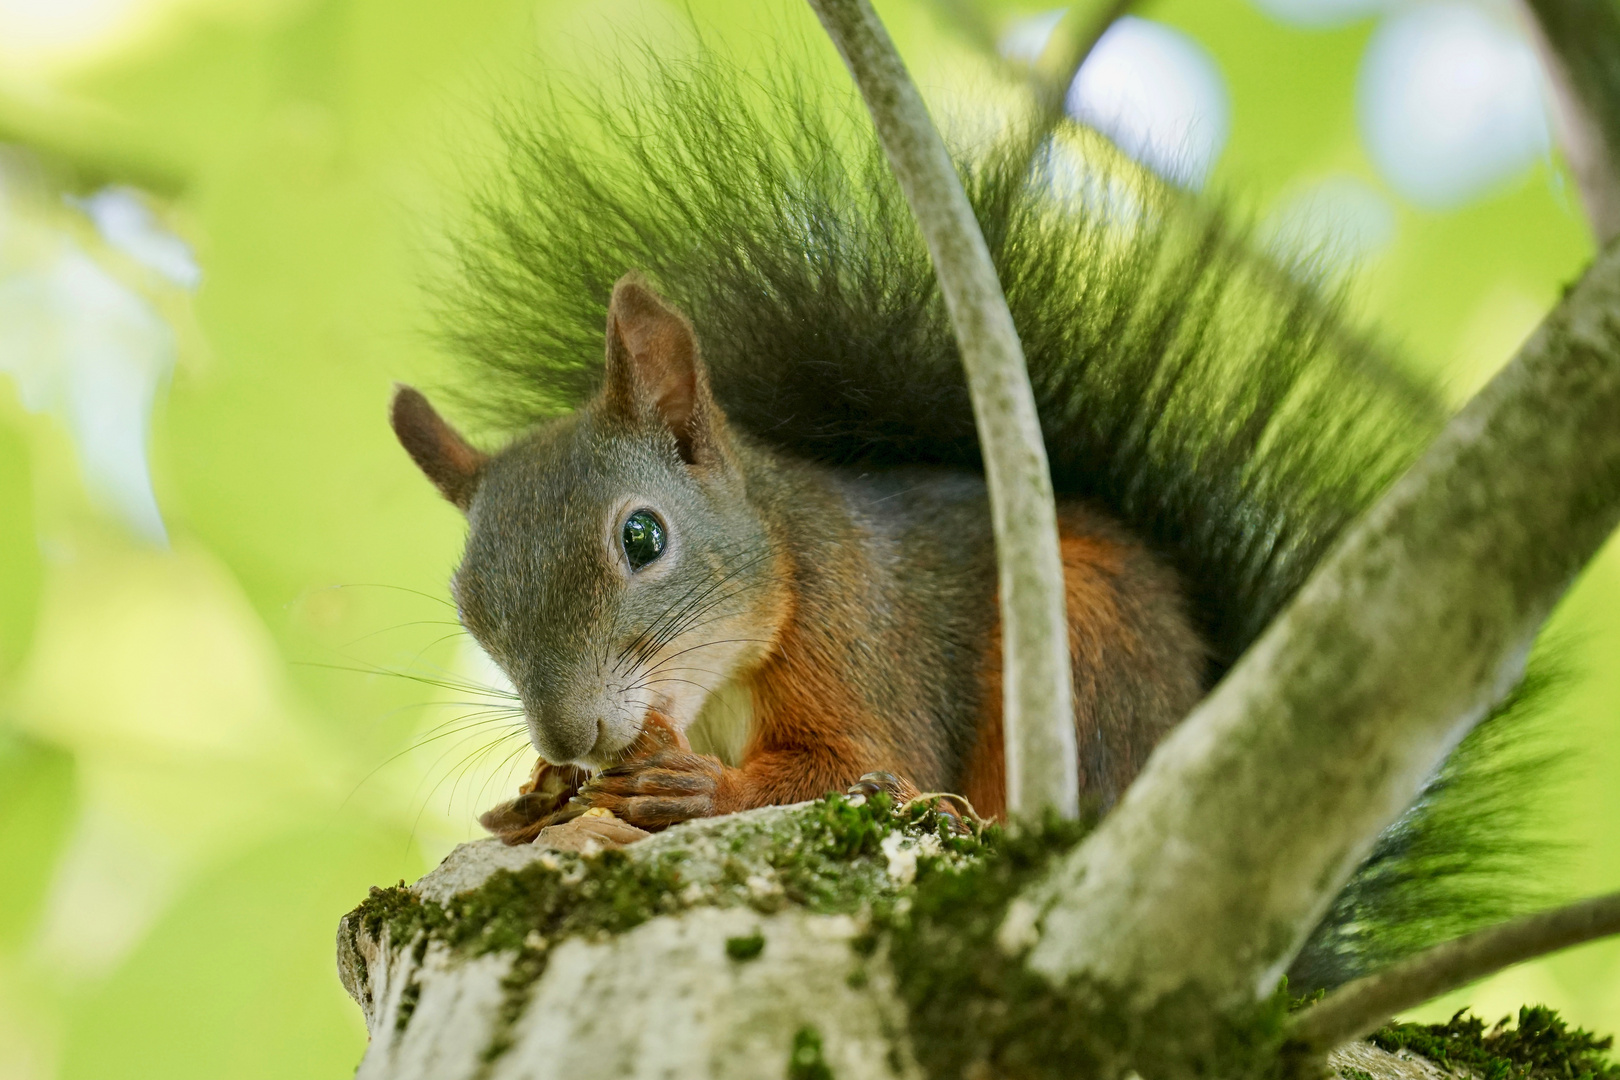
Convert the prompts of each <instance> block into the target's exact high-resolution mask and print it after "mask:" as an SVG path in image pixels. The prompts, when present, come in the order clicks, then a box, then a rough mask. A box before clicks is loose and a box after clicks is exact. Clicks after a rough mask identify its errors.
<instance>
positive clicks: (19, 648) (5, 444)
mask: <svg viewBox="0 0 1620 1080" xmlns="http://www.w3.org/2000/svg"><path fill="white" fill-rule="evenodd" d="M0 567H3V568H4V570H3V572H0V683H3V682H4V680H5V677H6V676H7V675H9V674H10V673H11V671H12V670H13V669H15V668H16V666H17V664H18V662H19V661H20V660H22V656H23V653H24V652H25V651H26V650H27V648H28V642H29V640H30V638H32V636H33V633H34V623H35V621H36V617H37V615H38V613H39V586H40V558H39V544H38V542H37V541H36V540H35V538H34V490H33V484H32V482H31V480H30V477H29V474H28V448H27V446H25V445H24V443H23V441H22V438H21V436H19V435H18V434H17V433H16V432H14V431H12V430H11V429H10V428H7V427H5V426H3V425H0ZM0 790H3V789H0Z"/></svg>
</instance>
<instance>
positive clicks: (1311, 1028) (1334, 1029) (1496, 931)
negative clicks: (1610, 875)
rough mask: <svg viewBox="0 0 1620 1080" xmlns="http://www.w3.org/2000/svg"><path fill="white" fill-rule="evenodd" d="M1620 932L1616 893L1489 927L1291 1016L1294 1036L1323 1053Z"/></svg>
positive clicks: (1358, 982) (1354, 984)
mask: <svg viewBox="0 0 1620 1080" xmlns="http://www.w3.org/2000/svg"><path fill="white" fill-rule="evenodd" d="M1617 933H1620V893H1611V894H1609V895H1608V896H1599V897H1595V898H1593V899H1590V900H1582V901H1580V902H1579V903H1574V904H1570V905H1568V906H1567V907H1561V908H1557V909H1555V910H1553V911H1543V912H1538V913H1537V914H1534V915H1527V916H1525V917H1524V918H1522V919H1515V920H1513V921H1512V922H1507V923H1503V924H1502V925H1500V926H1493V927H1489V928H1488V929H1485V930H1480V931H1478V932H1476V933H1473V934H1468V935H1466V936H1464V937H1460V938H1458V939H1457V940H1455V941H1448V942H1446V943H1445V944H1444V945H1439V946H1436V947H1435V948H1433V949H1429V950H1427V951H1425V952H1422V953H1419V954H1418V955H1417V956H1414V957H1412V958H1411V959H1409V960H1406V961H1403V962H1402V963H1399V964H1396V965H1395V966H1394V967H1392V968H1390V969H1389V970H1387V971H1381V972H1379V973H1378V974H1376V975H1369V976H1367V977H1366V978H1363V979H1357V980H1355V981H1354V982H1352V983H1349V984H1347V985H1345V986H1343V987H1341V988H1340V989H1338V990H1337V991H1335V992H1334V993H1332V994H1331V995H1329V996H1328V997H1326V998H1323V999H1322V1000H1321V1001H1319V1002H1317V1003H1316V1004H1315V1005H1312V1006H1310V1007H1309V1008H1307V1009H1305V1010H1304V1011H1303V1012H1301V1013H1299V1014H1297V1015H1296V1016H1295V1017H1294V1020H1293V1023H1292V1025H1291V1027H1292V1030H1291V1036H1292V1038H1293V1039H1294V1040H1295V1041H1296V1042H1299V1043H1301V1044H1303V1045H1304V1046H1305V1047H1306V1048H1307V1049H1309V1050H1310V1051H1314V1052H1317V1053H1326V1052H1327V1051H1328V1050H1331V1049H1333V1048H1334V1047H1335V1046H1338V1045H1340V1044H1341V1043H1346V1042H1349V1041H1350V1040H1351V1039H1354V1038H1357V1037H1358V1036H1361V1035H1365V1034H1367V1033H1368V1032H1370V1031H1373V1030H1374V1029H1376V1028H1377V1027H1379V1026H1380V1025H1381V1024H1383V1023H1384V1022H1385V1021H1386V1020H1388V1019H1389V1018H1390V1017H1392V1016H1394V1015H1395V1014H1396V1013H1398V1012H1401V1011H1403V1010H1405V1009H1410V1008H1412V1007H1413V1006H1415V1005H1421V1004H1422V1003H1423V1002H1425V1001H1428V1000H1429V999H1431V998H1434V997H1438V996H1439V995H1441V994H1444V993H1446V992H1448V991H1450V990H1455V989H1457V988H1458V987H1461V986H1466V985H1468V984H1469V983H1471V982H1473V981H1474V980H1475V979H1480V978H1484V977H1485V976H1486V975H1490V974H1492V973H1493V972H1496V971H1499V970H1501V969H1502V968H1505V967H1508V966H1510V965H1513V964H1517V963H1520V962H1522V961H1525V960H1530V959H1533V958H1535V957H1537V956H1542V955H1545V954H1546V953H1550V952H1556V951H1558V950H1559V949H1566V948H1568V947H1569V946H1571V945H1579V944H1581V943H1582V942H1586V941H1592V940H1595V939H1597V938H1601V937H1607V936H1609V935H1610V934H1617Z"/></svg>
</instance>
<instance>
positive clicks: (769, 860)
mask: <svg viewBox="0 0 1620 1080" xmlns="http://www.w3.org/2000/svg"><path fill="white" fill-rule="evenodd" d="M896 829H905V830H907V831H909V832H911V833H913V834H915V835H919V836H920V835H923V834H932V835H934V836H935V837H936V838H937V840H938V845H937V849H938V851H939V853H940V854H939V856H937V857H936V859H935V861H945V862H952V863H953V864H954V863H955V862H960V861H962V858H963V856H967V855H972V854H974V853H976V852H977V851H978V850H979V849H980V848H981V847H982V843H981V842H980V841H979V840H978V839H977V838H974V837H969V838H958V837H955V836H953V835H949V830H948V829H945V827H944V823H943V822H942V821H941V820H940V819H939V818H938V816H937V815H935V814H933V813H932V812H931V811H928V810H925V809H922V808H917V809H915V810H913V811H911V812H909V813H907V814H905V815H903V816H902V815H899V814H896V813H894V812H893V811H892V810H891V808H890V807H889V805H888V803H887V801H886V800H885V799H884V798H882V797H878V798H875V799H872V800H869V801H868V802H867V803H866V804H865V805H862V806H852V805H850V803H849V801H848V800H847V799H845V798H843V797H842V796H832V795H829V796H828V797H827V798H825V799H823V800H821V801H820V802H817V803H815V804H812V805H811V806H808V807H806V808H804V809H803V810H799V811H796V812H794V813H791V814H787V815H783V816H781V817H779V818H774V819H771V823H770V824H769V825H761V826H759V827H757V828H755V827H750V826H748V825H746V824H744V825H741V826H740V827H739V828H738V830H737V831H736V832H734V833H731V834H728V836H727V837H726V838H725V839H724V840H723V841H722V842H723V843H724V844H725V845H726V848H727V849H728V850H729V851H731V852H732V857H729V858H727V859H726V860H724V864H723V865H722V867H721V870H720V873H719V874H718V875H711V877H710V878H708V879H699V878H698V877H697V876H696V875H695V874H694V866H691V865H688V864H689V863H691V862H693V861H692V860H690V858H689V853H688V852H686V851H681V850H675V849H671V850H662V851H659V852H657V853H656V854H652V855H639V856H633V855H632V854H631V853H630V852H629V851H626V850H612V851H604V852H601V853H600V854H597V855H594V856H591V857H588V858H587V857H584V856H580V855H575V854H571V853H563V852H554V853H547V855H546V856H545V857H542V858H539V859H536V860H535V861H534V862H532V863H529V864H528V865H526V866H524V867H522V868H521V869H518V870H498V871H496V872H495V873H493V874H491V875H490V876H489V878H488V879H487V880H486V881H485V882H484V884H482V885H481V886H479V887H478V888H477V889H473V890H471V891H469V892H465V893H461V894H459V895H457V896H455V897H453V898H451V899H450V900H448V901H446V902H445V903H442V904H441V903H438V902H436V901H433V900H426V899H423V898H422V897H420V896H418V895H417V894H416V893H414V892H412V891H411V890H410V889H408V888H406V887H404V884H403V883H401V884H400V886H398V887H396V888H391V889H373V890H372V892H371V895H370V896H369V897H367V898H366V900H365V902H364V903H362V904H361V905H360V907H359V908H357V909H356V910H355V911H354V912H353V914H352V916H351V918H350V925H351V926H352V927H357V928H358V930H359V931H360V932H363V933H365V934H367V935H369V936H371V937H373V938H378V937H380V936H382V934H383V933H384V932H385V931H386V932H387V934H388V935H389V937H390V938H391V940H392V941H394V942H396V943H404V942H412V943H413V946H412V948H413V950H414V952H415V957H416V960H417V963H418V964H420V963H421V961H422V958H423V956H424V955H425V953H426V950H427V948H428V946H429V945H430V944H431V943H436V944H439V945H442V946H444V947H446V948H448V949H450V950H451V952H452V953H455V954H458V955H462V956H481V955H487V954H490V953H511V954H515V955H516V956H517V961H516V962H515V963H514V964H513V966H512V969H511V971H510V972H509V973H508V975H507V977H506V978H505V979H504V980H503V983H502V989H503V999H502V1000H503V1004H502V1009H501V1013H500V1021H499V1023H498V1024H497V1025H496V1031H495V1034H494V1037H493V1039H492V1041H491V1043H490V1046H489V1047H488V1049H487V1051H486V1061H489V1062H493V1061H494V1060H495V1059H496V1058H498V1057H499V1056H500V1055H501V1054H503V1053H504V1052H505V1051H506V1050H507V1049H508V1048H509V1047H510V1045H511V1042H510V1039H511V1036H510V1031H511V1025H512V1024H513V1023H515V1022H516V1020H517V1019H518V1017H519V1016H521V1015H522V1012H523V1009H524V1007H525V1006H526V1005H527V1002H528V994H529V990H530V987H532V985H533V983H534V982H535V980H536V979H538V978H539V977H540V975H541V974H543V973H544V971H545V957H546V953H547V950H548V949H549V947H550V946H551V945H553V944H555V943H556V942H559V941H562V940H564V939H566V938H570V937H578V936H582V937H588V938H600V937H602V936H605V935H612V934H621V933H624V932H625V931H628V930H631V929H634V928H635V927H637V926H639V925H641V924H642V923H644V922H646V921H647V920H648V919H650V918H653V917H654V916H656V915H663V914H670V913H674V912H677V911H680V910H683V909H685V908H687V907H690V906H695V905H699V904H702V905H711V906H719V907H728V906H741V905H748V906H754V907H759V908H764V909H766V910H774V908H776V907H779V906H781V904H782V903H789V902H791V903H795V904H798V905H800V906H802V907H804V908H807V909H809V910H811V911H816V912H829V913H830V912H838V913H846V914H855V913H860V912H870V911H873V910H883V911H887V910H889V909H891V908H892V907H893V906H894V902H895V899H896V897H897V896H898V895H899V892H900V887H899V886H898V885H897V883H896V882H895V881H894V880H893V879H892V878H891V877H890V875H889V873H888V860H887V858H886V856H885V855H884V854H883V851H882V843H883V839H884V837H886V836H887V835H888V834H889V833H891V832H893V831H895V830H896ZM761 867H764V868H768V869H769V870H770V871H771V873H772V875H774V877H773V880H772V881H770V882H768V883H767V884H768V885H770V888H768V889H762V888H761V887H760V885H759V883H758V882H757V881H756V880H755V879H754V878H752V877H751V876H750V868H753V869H754V872H755V873H757V871H758V869H759V868H761ZM763 948H764V938H763V937H762V936H759V935H754V936H753V937H742V938H733V939H732V940H731V941H728V942H727V946H726V951H727V953H728V954H729V955H731V956H732V958H733V959H736V960H745V959H751V958H752V957H754V956H758V955H759V951H760V950H761V949H763ZM750 950H752V951H750ZM356 953H357V954H358V950H356ZM416 993H417V994H418V995H419V994H420V989H418V990H417V991H416ZM410 994H411V991H410V987H409V986H408V987H407V990H406V995H407V996H409V995H410ZM414 1006H415V997H414V996H410V1000H408V1001H407V1000H405V998H402V999H401V1004H400V1011H399V1013H397V1014H396V1019H395V1022H396V1025H397V1026H398V1027H399V1028H400V1029H401V1030H403V1027H404V1025H405V1024H406V1023H408V1021H409V1019H410V1013H411V1011H412V1010H413V1009H414Z"/></svg>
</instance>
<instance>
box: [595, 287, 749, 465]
mask: <svg viewBox="0 0 1620 1080" xmlns="http://www.w3.org/2000/svg"><path fill="white" fill-rule="evenodd" d="M607 323H608V324H607V385H606V388H605V390H604V393H605V395H606V398H607V402H608V404H609V405H610V406H611V407H614V408H617V409H620V410H622V411H623V412H625V413H626V414H627V415H630V416H634V417H646V416H648V414H649V413H651V415H653V416H656V417H657V418H658V419H659V420H661V421H662V422H663V424H664V426H665V427H667V428H669V430H670V432H671V433H672V434H674V436H675V443H676V445H677V446H678V447H679V448H680V453H681V457H682V459H684V460H685V461H686V463H687V464H688V465H698V464H706V463H709V462H710V461H712V460H714V458H715V457H716V456H717V454H718V450H719V447H718V438H719V432H718V426H719V424H720V423H721V420H720V412H719V409H718V408H717V407H716V406H715V403H714V399H713V398H712V397H711V396H710V394H709V378H708V372H707V370H706V369H705V367H704V365H703V361H702V359H701V358H700V357H699V356H698V345H697V335H695V334H694V333H693V332H692V324H691V323H689V322H687V321H686V316H684V315H682V314H681V313H680V312H679V311H677V310H675V308H673V307H671V306H670V305H669V304H667V303H665V302H664V300H663V298H662V297H660V296H659V295H658V294H657V293H655V292H653V291H652V289H651V288H649V287H648V286H647V283H646V282H644V281H643V280H642V279H641V277H640V276H639V275H636V274H626V275H625V276H624V277H622V278H620V279H619V283H618V284H617V285H615V286H613V299H612V301H610V302H609V304H608V320H607Z"/></svg>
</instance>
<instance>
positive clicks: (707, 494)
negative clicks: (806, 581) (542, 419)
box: [453, 400, 773, 766]
mask: <svg viewBox="0 0 1620 1080" xmlns="http://www.w3.org/2000/svg"><path fill="white" fill-rule="evenodd" d="M613 413H614V410H613V408H612V406H611V404H610V403H609V402H607V401H605V400H603V401H599V402H597V403H596V404H594V405H593V406H592V407H591V408H588V409H586V410H583V411H582V412H580V413H577V414H575V415H573V416H570V417H567V418H564V419H561V420H557V421H554V422H553V423H551V424H549V425H547V426H545V427H543V428H541V429H539V430H538V431H536V432H534V433H532V434H530V435H528V436H525V437H523V438H522V439H520V440H518V441H517V442H515V443H514V444H512V445H511V446H509V447H508V448H507V449H505V450H504V451H502V452H501V453H499V454H497V455H496V456H495V457H494V458H492V459H491V460H490V461H489V463H488V464H487V466H485V469H484V474H483V477H482V479H481V481H480V483H479V486H478V490H477V492H476V494H475V495H474V497H473V499H472V502H471V505H470V507H469V509H468V521H469V525H470V534H469V537H468V541H467V548H466V553H465V555H464V556H463V559H462V563H461V566H460V568H459V569H458V570H457V572H456V575H455V579H454V582H453V590H454V594H455V597H456V602H457V605H458V607H459V609H460V612H461V617H462V621H463V622H464V623H465V625H466V626H467V628H468V630H469V631H471V633H472V634H473V636H474V637H475V638H477V639H478V641H479V643H480V644H481V645H483V646H484V648H485V649H486V650H487V651H488V652H489V654H490V655H491V656H492V657H493V658H494V659H495V660H496V662H497V663H499V664H500V665H501V666H502V668H503V669H505V671H506V672H507V674H508V675H509V676H510V677H511V679H512V682H513V683H514V685H515V686H516V687H517V689H518V693H519V695H520V696H521V698H522V700H523V704H524V708H525V710H526V713H527V717H528V726H529V735H530V739H531V741H532V742H533V744H534V747H535V749H536V750H537V751H538V752H539V753H540V754H541V756H543V757H545V758H546V759H547V760H549V761H552V762H556V763H563V762H578V763H581V764H587V765H591V766H600V765H602V764H604V763H607V762H609V761H612V760H614V759H615V758H616V757H617V756H618V755H619V754H620V753H622V752H623V750H624V749H625V748H626V747H628V746H629V745H630V744H631V743H632V742H633V741H634V740H635V738H636V736H637V735H638V734H639V733H640V731H641V728H642V725H643V723H644V721H645V718H646V715H647V713H648V711H649V710H656V711H658V712H659V713H661V714H662V715H664V716H666V717H668V718H669V719H670V720H671V721H672V722H673V723H674V724H675V726H676V727H677V728H678V729H684V728H685V727H686V726H687V725H689V724H690V723H691V721H692V720H693V719H694V718H695V717H696V716H697V714H698V712H699V711H700V710H701V708H702V706H703V704H704V702H705V701H706V700H707V698H708V697H709V695H710V694H711V693H713V692H715V691H716V690H718V689H719V688H720V687H721V685H723V684H724V683H725V682H726V681H727V680H728V679H729V678H730V677H731V675H732V674H733V673H734V671H735V669H736V668H737V666H738V665H739V664H740V663H741V662H742V661H743V659H744V658H745V657H746V656H748V655H750V654H753V653H757V652H758V651H759V645H761V644H762V642H760V641H759V640H758V639H757V637H754V638H750V637H749V636H748V635H749V634H750V633H751V631H750V630H749V629H748V627H754V626H757V624H758V622H759V620H758V619H757V618H756V617H754V615H755V609H756V608H757V607H758V606H759V605H760V604H762V603H764V602H766V600H767V597H766V595H765V594H767V593H768V592H769V590H768V589H765V588H763V587H762V586H764V585H765V584H767V583H768V578H769V575H770V574H771V573H772V570H773V567H772V565H771V561H770V560H769V559H768V558H767V557H766V555H765V553H766V551H767V545H766V537H765V531H764V525H763V523H762V522H761V520H760V519H759V517H758V515H757V513H755V512H754V511H753V510H752V509H750V508H749V506H748V503H747V500H746V499H744V498H743V497H742V491H741V482H740V479H741V478H740V476H739V475H738V474H737V472H736V470H735V469H734V468H732V467H731V465H730V464H729V463H728V462H726V461H724V460H719V461H716V462H714V463H712V464H708V465H705V466H701V467H699V466H693V465H689V464H687V463H686V462H685V461H684V460H682V457H681V455H680V453H679V449H678V447H677V444H676V440H675V438H674V437H673V435H672V434H671V433H670V432H669V430H668V429H667V428H665V427H664V426H663V425H662V424H661V423H659V422H657V420H656V418H654V417H632V418H623V417H620V416H616V415H614V414H613ZM638 510H650V511H651V512H652V513H653V514H654V515H656V517H657V519H658V520H659V521H660V522H661V523H662V525H663V531H664V537H665V548H664V550H663V552H662V553H661V554H660V555H659V556H658V557H657V558H656V559H654V560H653V561H651V562H649V563H647V564H646V565H645V566H643V567H641V568H640V569H639V570H637V569H632V567H631V565H630V562H629V560H628V559H627V557H626V555H625V551H624V548H623V545H622V543H621V535H622V530H623V526H624V523H625V520H626V519H627V518H628V517H629V516H630V515H631V514H633V513H635V512H637V511H638ZM738 634H743V635H744V636H743V637H738V636H737V635H738Z"/></svg>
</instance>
